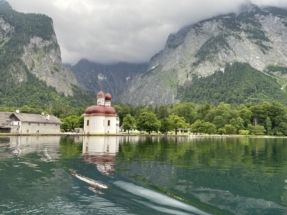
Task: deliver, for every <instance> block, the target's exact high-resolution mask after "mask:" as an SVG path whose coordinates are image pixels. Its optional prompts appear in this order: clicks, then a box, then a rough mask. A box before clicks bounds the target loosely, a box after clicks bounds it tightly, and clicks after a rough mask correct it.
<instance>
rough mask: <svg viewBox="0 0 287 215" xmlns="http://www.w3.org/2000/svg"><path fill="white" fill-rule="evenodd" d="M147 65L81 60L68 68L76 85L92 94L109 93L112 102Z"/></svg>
mask: <svg viewBox="0 0 287 215" xmlns="http://www.w3.org/2000/svg"><path fill="white" fill-rule="evenodd" d="M147 66H148V64H147V63H142V64H131V63H117V64H111V65H106V64H99V63H93V62H90V61H88V60H85V59H83V60H81V61H79V62H78V63H77V64H76V65H75V66H72V67H70V65H66V67H70V68H71V70H72V71H73V72H74V74H75V76H76V78H77V81H78V83H79V84H80V85H81V86H82V87H83V88H84V89H86V90H89V91H92V92H95V93H97V92H99V91H100V90H103V91H104V92H110V93H111V94H112V95H113V100H114V101H115V100H116V99H117V98H118V95H119V94H120V93H121V92H123V91H124V90H125V89H126V87H127V85H128V84H129V82H130V81H131V80H132V79H133V77H134V76H136V75H137V74H139V73H140V72H144V71H145V70H146V69H147Z"/></svg>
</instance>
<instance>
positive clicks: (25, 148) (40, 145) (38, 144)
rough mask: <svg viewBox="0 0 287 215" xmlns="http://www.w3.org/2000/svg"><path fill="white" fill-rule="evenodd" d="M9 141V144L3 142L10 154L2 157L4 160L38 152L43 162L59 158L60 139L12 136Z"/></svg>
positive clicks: (53, 137)
mask: <svg viewBox="0 0 287 215" xmlns="http://www.w3.org/2000/svg"><path fill="white" fill-rule="evenodd" d="M7 140H8V141H7V142H6V141H2V143H5V142H6V147H7V148H8V150H9V153H8V154H7V153H5V154H4V155H2V156H1V157H2V159H4V158H5V159H6V158H12V157H13V156H14V157H23V156H25V155H27V154H30V153H34V152H37V153H38V154H39V155H40V156H41V158H40V159H41V160H43V161H52V160H55V159H58V157H59V153H58V150H59V142H60V137H56V136H48V137H45V138H43V137H36V136H27V137H19V136H12V137H9V138H7ZM0 143H1V141H0ZM7 143H8V144H7ZM0 159H1V158H0Z"/></svg>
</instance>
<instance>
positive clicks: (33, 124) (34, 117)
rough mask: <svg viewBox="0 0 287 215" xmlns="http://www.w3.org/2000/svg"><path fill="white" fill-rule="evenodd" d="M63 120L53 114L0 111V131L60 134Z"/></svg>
mask: <svg viewBox="0 0 287 215" xmlns="http://www.w3.org/2000/svg"><path fill="white" fill-rule="evenodd" d="M61 123H62V122H61V121H60V120H59V119H58V118H57V117H55V116H51V115H48V114H47V115H44V114H30V113H17V112H16V113H10V112H0V132H2V133H13V134H59V133H60V132H61V130H60V125H61Z"/></svg>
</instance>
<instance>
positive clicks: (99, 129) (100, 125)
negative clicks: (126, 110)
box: [89, 116, 105, 134]
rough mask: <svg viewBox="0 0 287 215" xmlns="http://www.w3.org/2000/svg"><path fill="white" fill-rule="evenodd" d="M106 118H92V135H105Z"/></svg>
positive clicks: (90, 131)
mask: <svg viewBox="0 0 287 215" xmlns="http://www.w3.org/2000/svg"><path fill="white" fill-rule="evenodd" d="M104 123H105V116H90V130H89V133H90V134H104V133H105V126H104Z"/></svg>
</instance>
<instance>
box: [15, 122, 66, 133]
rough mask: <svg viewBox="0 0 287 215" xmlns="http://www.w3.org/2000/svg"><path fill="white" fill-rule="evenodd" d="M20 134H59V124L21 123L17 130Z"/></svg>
mask: <svg viewBox="0 0 287 215" xmlns="http://www.w3.org/2000/svg"><path fill="white" fill-rule="evenodd" d="M19 133H20V134H60V133H61V130H60V125H59V124H54V123H53V124H50V123H28V122H22V123H21V125H20V128H19Z"/></svg>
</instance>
